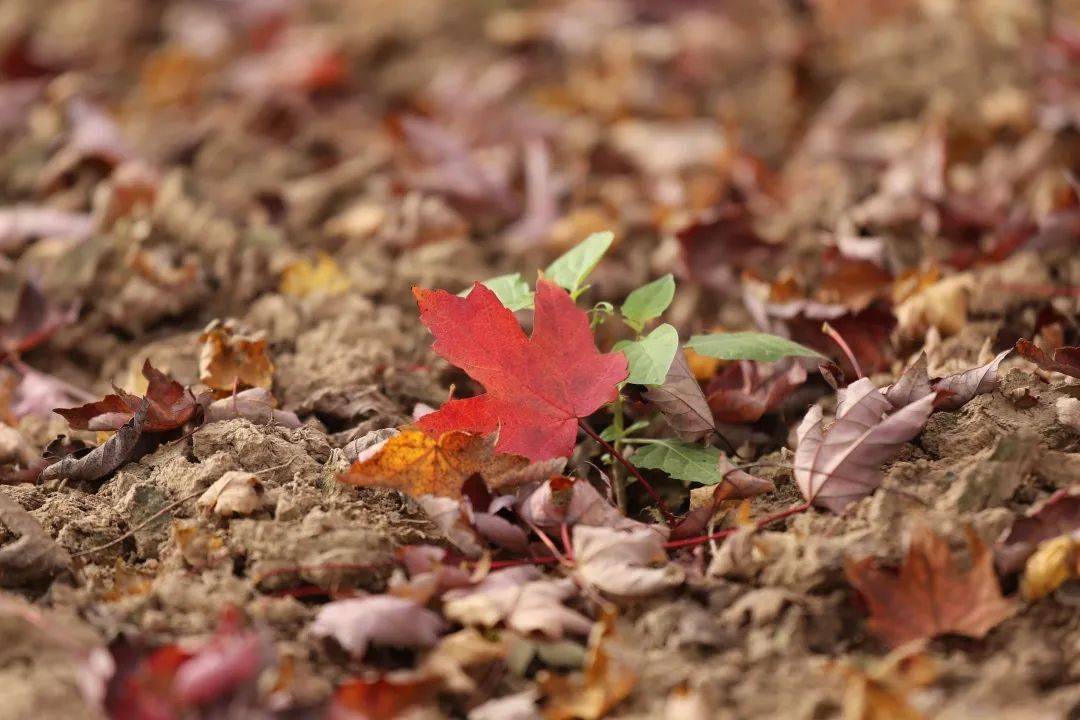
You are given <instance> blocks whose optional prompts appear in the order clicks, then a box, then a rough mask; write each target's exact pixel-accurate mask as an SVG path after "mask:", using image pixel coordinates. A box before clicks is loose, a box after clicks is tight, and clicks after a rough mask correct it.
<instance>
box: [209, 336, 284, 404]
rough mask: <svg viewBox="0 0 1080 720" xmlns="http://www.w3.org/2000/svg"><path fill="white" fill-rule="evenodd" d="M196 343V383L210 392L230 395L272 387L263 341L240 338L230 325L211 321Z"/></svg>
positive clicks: (270, 370)
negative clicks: (242, 390)
mask: <svg viewBox="0 0 1080 720" xmlns="http://www.w3.org/2000/svg"><path fill="white" fill-rule="evenodd" d="M199 342H200V343H202V351H201V353H200V355H199V380H201V381H202V382H203V383H204V384H205V385H206V386H207V387H209V388H211V389H212V390H219V391H227V392H234V391H236V390H237V389H241V388H247V387H260V388H269V387H270V386H271V385H272V384H273V382H274V364H273V363H272V362H271V361H270V355H269V354H268V352H267V347H266V338H264V337H261V336H256V335H244V334H242V333H241V332H240V331H239V330H238V329H237V326H236V324H235V323H233V322H232V321H226V322H221V321H220V320H215V321H214V322H212V323H210V324H209V325H208V326H207V327H206V329H205V330H203V332H202V335H200V336H199Z"/></svg>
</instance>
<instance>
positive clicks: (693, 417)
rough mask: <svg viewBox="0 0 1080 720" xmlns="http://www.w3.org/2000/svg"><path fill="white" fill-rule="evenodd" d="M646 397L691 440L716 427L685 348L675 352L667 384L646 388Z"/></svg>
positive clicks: (676, 428)
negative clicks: (688, 362) (687, 358)
mask: <svg viewBox="0 0 1080 720" xmlns="http://www.w3.org/2000/svg"><path fill="white" fill-rule="evenodd" d="M645 399H646V400H648V401H649V402H651V403H652V404H653V405H655V406H656V408H657V409H658V410H659V411H660V412H661V413H662V414H663V416H664V419H665V420H667V422H668V424H669V425H670V426H671V429H672V430H674V431H675V434H676V435H678V436H679V438H681V439H683V440H686V441H687V442H694V441H695V440H700V439H701V438H703V437H705V436H707V435H709V434H710V433H712V432H713V431H714V429H715V428H716V421H715V420H714V419H713V414H712V410H710V409H709V404H708V402H707V401H706V400H705V393H703V392H702V390H701V385H700V384H699V383H698V381H697V378H695V377H694V375H693V373H692V372H690V366H689V365H688V364H687V362H686V355H685V354H683V353H682V352H677V353H675V359H674V360H672V361H671V366H670V367H669V368H668V372H667V378H666V379H665V380H664V383H663V385H656V386H653V387H650V388H649V389H648V390H646V391H645Z"/></svg>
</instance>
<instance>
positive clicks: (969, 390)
mask: <svg viewBox="0 0 1080 720" xmlns="http://www.w3.org/2000/svg"><path fill="white" fill-rule="evenodd" d="M1011 352H1012V348H1010V349H1008V350H1006V351H1004V352H1002V353H999V354H998V355H997V357H995V358H994V359H993V360H991V361H990V362H988V363H987V364H985V365H980V366H979V367H976V368H972V369H970V370H965V371H964V372H961V373H954V374H952V375H946V376H945V377H943V378H940V379H938V380H931V379H930V376H929V375H928V373H927V366H926V353H921V354H920V355H919V357H918V359H917V360H916V361H915V362H914V363H912V364H911V366H910V367H908V368H907V369H906V370H904V372H903V374H901V375H900V378H899V379H898V380H897V381H896V382H895V383H894V384H892V385H890V386H889V387H887V388H885V389H884V393H885V397H886V399H888V401H889V402H890V403H891V404H892V406H893V407H894V408H901V407H904V406H905V405H909V404H911V403H913V402H915V401H917V400H921V399H922V398H924V397H926V396H927V395H930V394H932V393H934V392H937V393H938V397H937V400H935V401H934V408H935V409H938V410H958V409H959V408H961V407H963V406H964V405H966V404H967V403H968V401H970V400H971V399H972V398H974V397H975V396H976V395H983V394H985V393H988V392H993V390H994V388H996V387H997V383H998V378H997V369H998V366H999V365H1001V361H1002V360H1004V359H1005V358H1006V357H1007V356H1008V355H1009V353H1011Z"/></svg>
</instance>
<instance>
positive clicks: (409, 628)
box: [311, 595, 446, 659]
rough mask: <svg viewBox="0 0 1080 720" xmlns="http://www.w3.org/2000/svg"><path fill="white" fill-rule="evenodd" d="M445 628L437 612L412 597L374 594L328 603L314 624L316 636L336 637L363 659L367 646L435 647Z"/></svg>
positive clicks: (357, 656)
mask: <svg viewBox="0 0 1080 720" xmlns="http://www.w3.org/2000/svg"><path fill="white" fill-rule="evenodd" d="M445 630H446V623H444V622H443V620H442V618H440V617H439V616H438V615H436V614H435V613H433V612H431V611H430V610H428V609H427V608H425V607H423V606H422V605H418V604H417V603H415V602H413V601H412V600H407V599H405V598H400V597H395V596H393V595H371V596H368V597H362V598H350V599H349V600H338V601H336V602H331V603H327V604H326V605H323V606H322V607H321V608H319V614H318V615H317V616H316V617H315V621H314V622H313V623H312V625H311V632H312V633H314V634H315V635H319V636H323V637H332V638H334V639H335V640H336V641H337V642H338V644H339V645H341V647H343V648H345V649H346V650H348V651H349V653H351V654H352V656H353V657H355V658H358V659H359V658H363V657H364V654H365V653H366V652H367V649H368V645H371V644H375V645H390V646H393V647H423V648H426V647H432V646H434V645H435V643H437V642H438V640H439V635H441V634H442V633H443V632H444V631H445Z"/></svg>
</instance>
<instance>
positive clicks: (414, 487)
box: [339, 429, 528, 498]
mask: <svg viewBox="0 0 1080 720" xmlns="http://www.w3.org/2000/svg"><path fill="white" fill-rule="evenodd" d="M526 465H528V460H526V459H525V458H523V457H518V456H516V455H501V454H496V453H495V452H494V449H493V443H492V441H491V440H490V439H489V438H486V437H484V436H482V435H474V434H472V433H466V432H459V431H456V430H454V431H451V432H447V433H443V434H442V435H440V436H439V437H438V438H433V437H431V436H429V435H427V434H426V433H424V432H423V431H421V430H416V429H406V430H405V431H403V432H401V433H399V434H397V435H395V436H394V437H392V438H390V439H389V440H387V441H386V444H385V445H383V447H382V449H381V450H380V451H379V452H378V453H377V454H375V455H374V456H373V457H370V458H367V459H366V460H358V461H357V462H355V463H353V465H352V467H350V468H349V470H348V472H346V473H345V474H343V475H342V476H341V477H340V478H339V479H340V480H341V481H342V482H346V483H349V484H351V485H360V486H361V487H388V488H393V489H395V490H400V491H401V492H404V493H407V494H409V495H412V496H413V497H416V496H419V495H443V496H445V497H452V498H459V497H461V488H462V486H463V485H464V484H465V481H466V480H468V479H469V477H471V476H472V475H474V474H479V475H480V476H481V477H483V478H484V480H485V481H486V482H487V484H488V486H490V487H497V486H498V485H499V484H500V483H499V481H500V479H501V478H504V477H505V476H506V475H507V474H508V473H510V472H511V471H514V470H520V469H521V468H523V467H525V466H526Z"/></svg>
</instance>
